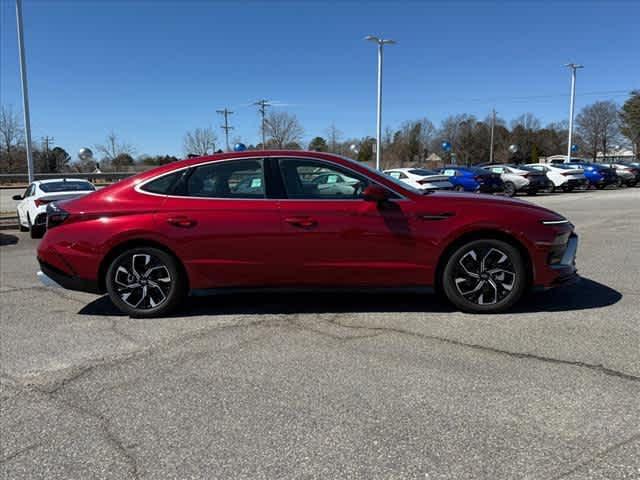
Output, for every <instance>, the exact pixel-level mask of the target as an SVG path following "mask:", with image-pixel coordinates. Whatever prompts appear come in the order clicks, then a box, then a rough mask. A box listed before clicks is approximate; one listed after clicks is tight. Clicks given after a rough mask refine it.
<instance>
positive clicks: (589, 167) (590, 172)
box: [565, 162, 618, 190]
mask: <svg viewBox="0 0 640 480" xmlns="http://www.w3.org/2000/svg"><path fill="white" fill-rule="evenodd" d="M565 165H569V166H571V167H575V168H581V169H583V170H584V176H585V177H587V180H589V183H590V184H591V185H593V186H594V187H596V188H597V189H599V190H602V189H603V188H605V187H607V186H609V185H618V174H617V173H616V170H615V169H614V168H610V167H606V166H604V165H599V164H597V163H589V162H572V163H569V164H565Z"/></svg>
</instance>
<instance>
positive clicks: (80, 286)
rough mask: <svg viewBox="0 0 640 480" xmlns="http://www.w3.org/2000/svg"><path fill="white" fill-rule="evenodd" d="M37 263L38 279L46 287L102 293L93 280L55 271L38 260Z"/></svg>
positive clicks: (52, 267)
mask: <svg viewBox="0 0 640 480" xmlns="http://www.w3.org/2000/svg"><path fill="white" fill-rule="evenodd" d="M38 262H39V263H40V271H39V272H38V279H39V280H40V281H41V282H42V283H43V284H44V285H46V286H50V287H51V286H53V287H56V286H59V287H62V288H66V289H68V290H76V291H79V292H88V293H102V292H101V290H100V287H99V285H98V282H96V281H95V280H88V279H86V278H80V277H77V276H75V275H69V274H67V273H65V272H63V271H62V270H59V269H57V268H56V267H54V266H53V265H49V264H48V263H46V262H44V261H43V260H41V259H40V258H38Z"/></svg>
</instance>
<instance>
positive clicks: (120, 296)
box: [106, 247, 186, 318]
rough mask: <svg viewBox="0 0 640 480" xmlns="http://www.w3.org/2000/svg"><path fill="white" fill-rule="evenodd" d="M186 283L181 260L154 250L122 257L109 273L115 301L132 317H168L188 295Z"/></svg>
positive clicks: (143, 249) (109, 287)
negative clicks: (179, 262)
mask: <svg viewBox="0 0 640 480" xmlns="http://www.w3.org/2000/svg"><path fill="white" fill-rule="evenodd" d="M185 286H186V279H185V278H184V274H183V273H182V269H181V268H180V265H179V264H178V262H177V260H176V259H175V258H174V257H173V256H171V255H169V254H168V253H166V252H164V251H163V250H160V249H158V248H153V247H138V248H133V249H131V250H127V251H125V252H124V253H121V254H120V255H118V256H117V257H116V258H115V259H114V260H113V261H112V262H111V264H110V265H109V268H108V270H107V278H106V287H107V292H108V293H109V297H110V298H111V301H112V302H113V303H114V304H115V305H116V306H117V307H118V308H119V309H120V310H122V311H123V312H124V313H126V314H128V315H129V316H131V317H137V318H146V317H157V316H162V315H166V314H167V313H169V312H171V311H172V310H173V309H175V308H176V307H177V306H178V305H179V304H180V302H181V301H182V299H183V298H184V295H185V293H186V288H185Z"/></svg>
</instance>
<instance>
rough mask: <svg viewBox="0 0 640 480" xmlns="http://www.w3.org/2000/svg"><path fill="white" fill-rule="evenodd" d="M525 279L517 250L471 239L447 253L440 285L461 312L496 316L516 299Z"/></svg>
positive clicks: (494, 242) (482, 240)
mask: <svg viewBox="0 0 640 480" xmlns="http://www.w3.org/2000/svg"><path fill="white" fill-rule="evenodd" d="M483 262H484V265H483ZM483 266H484V269H483ZM488 267H492V268H488ZM497 270H499V271H497ZM527 278H528V275H527V271H526V267H525V262H524V259H523V258H522V255H521V254H520V252H519V251H518V249H517V248H516V247H514V246H513V245H511V244H509V243H506V242H504V241H502V240H495V239H492V238H487V239H479V240H472V241H470V242H468V243H466V244H464V245H462V246H460V247H458V248H457V249H456V250H455V251H454V252H453V253H452V254H451V256H450V257H449V259H448V260H447V263H446V265H445V267H444V269H443V272H442V278H441V285H442V290H443V292H444V294H445V295H446V297H447V298H448V299H449V301H450V302H451V303H452V304H453V305H455V306H456V307H457V308H459V309H460V310H462V311H463V312H469V313H497V312H503V311H505V310H508V309H509V308H510V307H512V306H513V305H514V304H515V303H516V302H517V301H518V300H520V298H521V297H522V295H523V294H524V292H525V289H526V287H527ZM485 296H486V297H485Z"/></svg>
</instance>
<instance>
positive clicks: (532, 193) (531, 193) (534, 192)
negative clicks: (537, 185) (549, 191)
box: [527, 190, 538, 196]
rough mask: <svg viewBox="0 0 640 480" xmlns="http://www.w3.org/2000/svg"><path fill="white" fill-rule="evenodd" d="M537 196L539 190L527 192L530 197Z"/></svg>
mask: <svg viewBox="0 0 640 480" xmlns="http://www.w3.org/2000/svg"><path fill="white" fill-rule="evenodd" d="M537 194H538V190H529V191H528V192H527V195H529V196H533V195H537Z"/></svg>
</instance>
